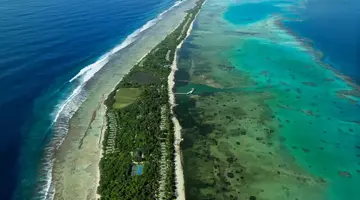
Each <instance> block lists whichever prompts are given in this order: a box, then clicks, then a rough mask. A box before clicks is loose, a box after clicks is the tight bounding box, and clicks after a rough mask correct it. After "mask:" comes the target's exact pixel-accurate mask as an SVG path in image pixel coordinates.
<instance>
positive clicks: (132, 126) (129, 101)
mask: <svg viewBox="0 0 360 200" xmlns="http://www.w3.org/2000/svg"><path fill="white" fill-rule="evenodd" d="M203 2H204V0H199V1H198V2H197V4H196V6H195V7H194V8H193V9H191V10H189V11H188V14H187V15H186V17H185V19H184V21H183V22H182V23H181V24H180V25H179V27H177V28H176V29H175V30H174V31H173V32H172V33H171V34H170V35H168V36H167V37H166V38H165V39H164V40H163V41H162V42H161V43H159V44H158V45H157V46H156V47H155V48H154V49H153V50H152V51H151V52H150V53H149V54H148V55H147V56H146V57H145V58H144V59H143V60H142V61H141V62H140V63H139V64H137V65H135V66H134V67H133V69H132V70H131V71H130V73H129V74H128V75H126V76H125V77H124V78H123V79H122V81H121V82H120V83H119V84H118V85H117V86H116V88H115V90H114V91H113V92H112V93H111V94H110V95H109V96H108V98H107V100H106V101H105V104H106V105H107V108H108V110H107V115H106V116H107V122H108V123H107V130H106V133H105V137H104V141H103V148H104V155H103V158H102V159H101V161H100V172H101V177H100V185H99V187H98V193H99V194H100V195H101V200H113V199H116V200H120V199H134V200H140V199H141V200H146V199H155V198H156V197H161V199H174V198H175V187H174V186H175V172H174V170H175V168H174V133H173V125H172V122H171V120H170V119H171V114H170V105H169V103H168V99H169V96H168V84H167V78H168V75H169V73H170V71H171V69H170V65H171V64H172V61H173V59H174V55H175V50H176V47H177V45H178V44H179V43H180V42H181V41H182V40H183V39H184V38H185V37H186V31H184V30H187V29H188V28H189V26H190V24H191V23H189V22H191V21H192V20H193V19H194V17H195V15H196V13H197V12H198V11H199V10H200V7H201V5H202V3H203ZM168 52H169V53H168ZM144 77H147V78H148V79H146V81H144V79H143V78H144ZM139 152H140V153H139ZM139 155H141V156H139ZM164 159H165V163H166V165H164V164H161V160H162V161H164ZM135 163H141V164H142V165H144V169H143V174H142V175H139V176H132V174H131V171H132V167H133V165H134V164H135ZM162 163H163V162H162ZM164 175H165V176H164ZM160 179H161V180H164V181H162V182H161V183H160V182H159V181H160ZM160 184H161V185H162V187H160ZM159 188H161V190H159Z"/></svg>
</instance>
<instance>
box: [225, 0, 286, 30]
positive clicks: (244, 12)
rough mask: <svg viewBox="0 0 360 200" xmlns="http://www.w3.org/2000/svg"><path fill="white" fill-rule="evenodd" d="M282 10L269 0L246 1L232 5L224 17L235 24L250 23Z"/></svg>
mask: <svg viewBox="0 0 360 200" xmlns="http://www.w3.org/2000/svg"><path fill="white" fill-rule="evenodd" d="M277 12H280V9H279V8H278V7H276V6H273V5H272V4H271V3H269V2H260V3H246V4H242V5H238V4H233V5H230V6H229V8H228V10H227V12H225V13H224V18H225V19H227V20H229V21H230V22H231V23H234V24H242V25H244V24H248V23H253V22H256V21H259V20H262V19H264V18H266V17H268V16H269V15H271V14H274V13H277Z"/></svg>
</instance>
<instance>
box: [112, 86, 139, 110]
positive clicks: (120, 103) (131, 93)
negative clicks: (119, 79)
mask: <svg viewBox="0 0 360 200" xmlns="http://www.w3.org/2000/svg"><path fill="white" fill-rule="evenodd" d="M140 93H141V90H140V89H139V88H120V89H118V90H117V91H116V94H115V97H114V98H115V103H114V104H113V108H114V109H121V108H124V107H126V106H128V105H130V104H131V103H132V102H134V101H135V100H136V99H137V98H138V97H139V96H140Z"/></svg>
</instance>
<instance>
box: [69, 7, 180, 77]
mask: <svg viewBox="0 0 360 200" xmlns="http://www.w3.org/2000/svg"><path fill="white" fill-rule="evenodd" d="M182 2H183V1H176V2H175V4H174V5H173V6H171V7H170V8H169V9H167V10H165V11H164V12H162V13H160V14H159V15H158V16H157V17H156V18H154V19H152V20H150V21H148V22H147V23H146V24H144V25H143V26H142V27H140V28H139V29H137V30H136V31H134V32H133V33H132V34H130V35H128V36H127V37H126V39H125V40H124V41H123V42H122V43H121V44H120V45H118V46H116V47H114V48H113V49H112V50H110V51H109V52H107V53H106V54H104V55H103V56H101V57H100V58H99V59H98V60H97V61H96V62H95V63H92V64H90V65H88V66H86V67H84V68H83V69H81V70H80V72H79V73H78V74H76V75H75V76H74V77H73V78H72V79H70V81H69V82H73V81H74V80H76V79H78V78H82V82H86V81H88V80H90V78H91V77H93V76H94V75H95V73H96V72H98V71H99V70H100V69H101V68H102V67H104V66H105V64H106V63H108V62H109V60H110V58H111V56H112V55H113V54H115V53H117V52H119V51H120V50H122V49H124V48H126V47H127V46H129V45H130V44H132V43H133V42H134V41H136V39H138V37H139V36H140V34H141V33H143V32H144V31H146V30H147V29H149V28H151V27H152V26H154V25H155V24H156V23H157V22H158V21H160V20H161V19H162V18H163V17H164V15H165V14H166V13H167V12H169V11H170V10H172V9H173V8H175V7H177V6H179V5H180V4H181V3H182Z"/></svg>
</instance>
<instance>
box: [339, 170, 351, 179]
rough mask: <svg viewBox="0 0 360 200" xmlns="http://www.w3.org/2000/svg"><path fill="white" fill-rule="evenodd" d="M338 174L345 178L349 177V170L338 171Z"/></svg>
mask: <svg viewBox="0 0 360 200" xmlns="http://www.w3.org/2000/svg"><path fill="white" fill-rule="evenodd" d="M339 175H340V176H342V177H346V178H351V174H350V172H347V171H339Z"/></svg>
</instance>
